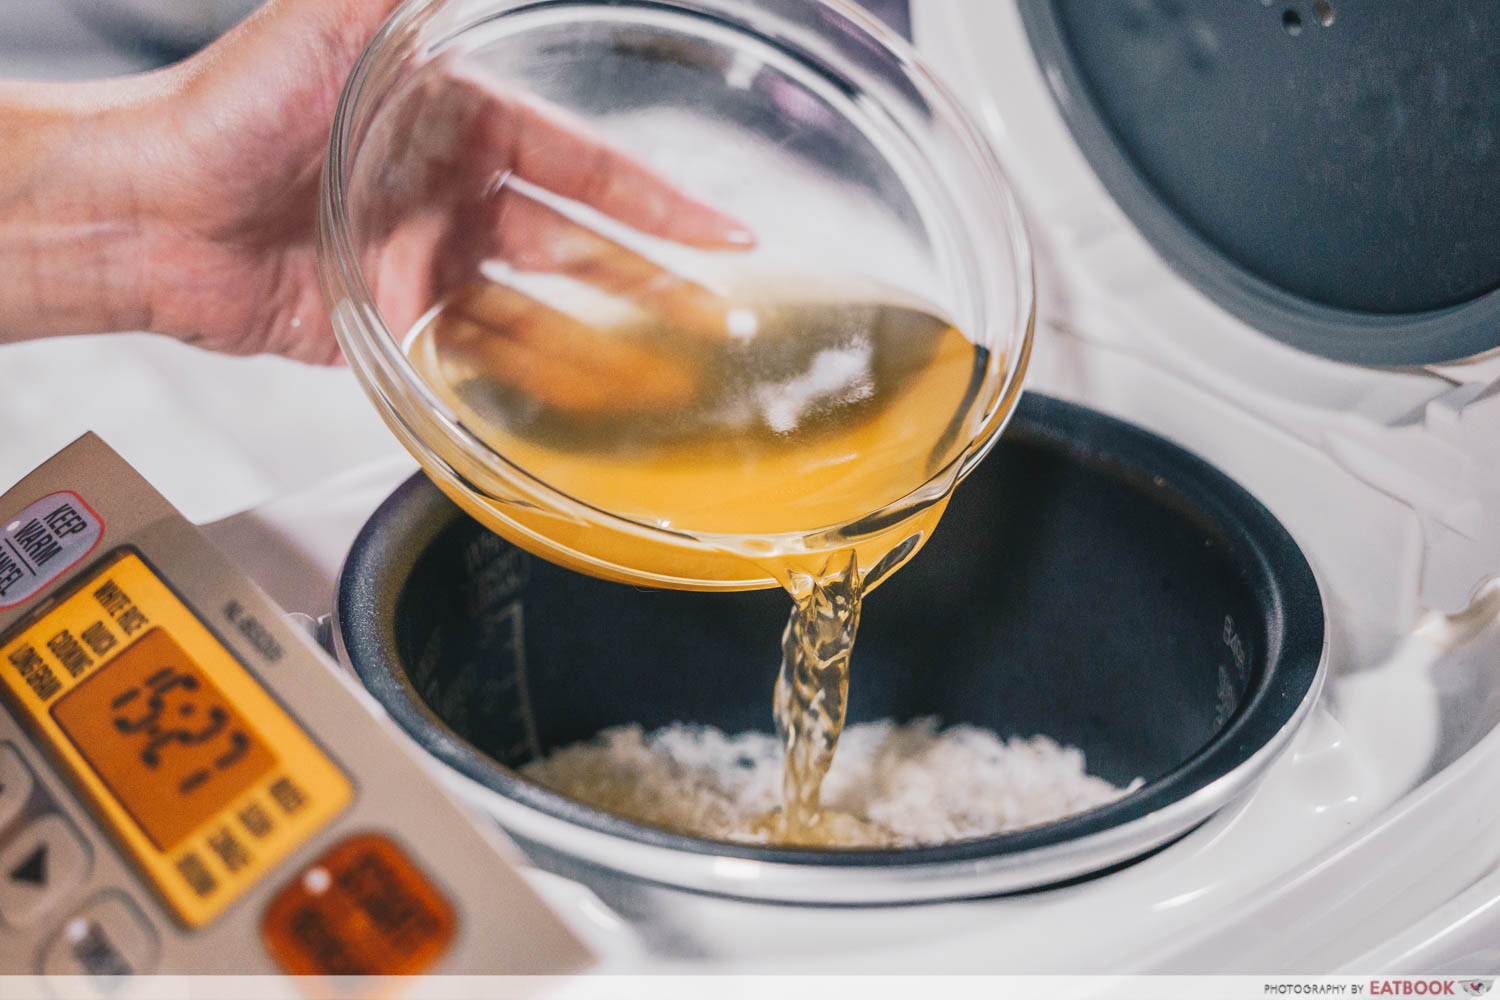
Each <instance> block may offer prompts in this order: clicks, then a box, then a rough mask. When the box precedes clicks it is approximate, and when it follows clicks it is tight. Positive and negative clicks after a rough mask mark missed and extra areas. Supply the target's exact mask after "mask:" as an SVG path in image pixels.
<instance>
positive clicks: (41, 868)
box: [10, 844, 47, 889]
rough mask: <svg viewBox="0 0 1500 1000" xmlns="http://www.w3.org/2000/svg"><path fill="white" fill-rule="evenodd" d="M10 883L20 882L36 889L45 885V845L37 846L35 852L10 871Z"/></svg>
mask: <svg viewBox="0 0 1500 1000" xmlns="http://www.w3.org/2000/svg"><path fill="white" fill-rule="evenodd" d="M10 880H11V881H12V882H22V883H25V884H27V885H32V886H36V887H37V888H38V889H40V888H41V887H43V886H45V885H46V884H47V845H46V844H38V845H37V848H36V850H34V851H32V852H31V853H30V854H28V855H26V858H25V859H24V860H23V861H22V862H21V863H20V864H18V865H16V866H15V867H14V868H12V869H11V870H10Z"/></svg>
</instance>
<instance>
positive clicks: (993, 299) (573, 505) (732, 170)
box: [318, 0, 1034, 590]
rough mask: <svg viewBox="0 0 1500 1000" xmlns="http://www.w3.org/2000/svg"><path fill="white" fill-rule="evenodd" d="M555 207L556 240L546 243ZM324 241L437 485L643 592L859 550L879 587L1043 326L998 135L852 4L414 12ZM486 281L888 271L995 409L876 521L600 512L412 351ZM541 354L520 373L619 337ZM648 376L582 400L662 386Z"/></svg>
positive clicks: (982, 416)
mask: <svg viewBox="0 0 1500 1000" xmlns="http://www.w3.org/2000/svg"><path fill="white" fill-rule="evenodd" d="M517 123H519V124H517ZM585 135H586V136H589V137H591V138H589V139H587V140H585V139H583V138H581V137H582V136H585ZM603 149H607V150H611V151H613V152H611V153H608V154H606V153H602V152H601V150H603ZM618 157H624V158H625V159H619V158H618ZM622 164H623V165H624V166H623V169H613V170H612V169H605V168H611V167H612V168H621V165H622ZM638 170H640V171H650V175H651V176H652V177H654V178H659V179H660V180H661V182H662V184H661V185H658V184H656V182H654V181H653V182H650V183H647V184H646V185H645V186H644V187H641V186H640V185H639V184H634V183H633V182H632V178H636V179H637V180H638V177H639V175H638V174H637V171H638ZM622 176H623V177H624V179H623V180H622V179H621V178H622ZM671 192H676V193H675V194H674V193H671ZM538 206H540V207H538ZM708 206H711V208H712V212H711V211H710V209H709V208H708ZM537 217H545V218H546V219H549V220H551V222H550V223H549V224H552V223H556V224H558V225H560V226H562V227H565V230H566V231H565V232H563V235H562V236H561V237H559V236H558V234H557V233H556V232H553V233H552V236H551V238H550V239H542V240H538V239H534V238H533V231H534V230H535V229H536V226H535V225H534V224H533V223H534V222H535V219H536V218H537ZM570 241H571V242H570ZM538 245H540V246H541V247H542V250H540V251H539V250H538ZM569 247H571V248H572V250H573V251H578V252H577V253H573V255H572V256H571V257H570V256H569V254H570V252H572V251H569V250H568V248H569ZM580 247H581V248H582V249H581V250H579V248H580ZM599 247H607V248H609V249H608V252H607V253H606V254H604V255H603V256H604V257H608V258H609V261H613V263H607V262H606V263H603V264H601V254H600V252H598V248H599ZM590 248H592V249H590ZM318 250H319V266H320V270H321V276H322V280H323V284H324V291H325V294H326V297H327V301H328V304H329V308H330V310H331V313H332V316H333V322H334V326H335V329H336V331H337V333H338V336H339V340H340V343H341V344H342V346H343V349H344V353H345V355H346V357H347V358H348V360H349V363H350V364H351V365H352V367H353V369H354V371H355V373H356V374H357V375H358V377H359V379H360V381H361V382H362V384H363V385H364V387H365V389H366V390H367V392H368V393H369V395H370V396H371V398H372V399H373V400H374V402H375V404H376V406H377V407H378V409H379V411H380V413H381V415H382V417H383V418H384V419H385V420H386V422H387V423H388V424H389V425H390V427H391V429H392V430H393V431H394V432H395V434H396V435H397V437H398V438H399V439H400V440H401V442H402V443H403V444H404V445H405V446H406V447H407V448H408V449H409V450H410V451H411V453H412V454H413V455H414V456H415V457H416V458H417V459H418V461H419V462H420V463H421V465H422V467H423V468H424V469H425V470H426V472H427V473H428V475H429V476H430V477H431V478H432V479H433V481H434V482H435V483H437V485H438V486H439V487H440V488H441V489H442V490H443V491H444V492H445V493H447V494H448V495H449V496H450V497H452V498H453V500H454V501H455V502H457V503H458V504H459V505H460V506H461V507H463V508H464V509H465V510H466V511H468V512H469V513H470V514H471V515H473V516H474V517H476V518H477V519H479V520H480V521H481V522H482V523H484V524H486V525H488V526H489V527H491V528H492V529H494V530H496V531H497V532H499V533H500V534H502V535H504V536H505V537H507V538H509V539H510V540H511V541H513V542H515V543H516V544H518V545H520V546H521V547H523V548H525V549H528V550H530V551H532V552H534V553H536V554H538V555H540V556H542V557H544V558H547V559H549V560H551V561H553V562H557V563H560V564H562V565H565V566H568V567H570V568H572V569H576V570H579V571H582V572H585V573H589V574H592V575H594V576H600V577H604V578H607V579H613V580H618V581H624V582H629V583H635V584H640V585H645V586H665V587H675V588H684V589H700V590H737V589H749V588H755V587H764V586H770V585H772V584H774V583H776V582H777V580H776V579H775V573H774V572H773V570H772V569H770V568H768V567H770V566H772V565H773V564H774V563H775V560H777V559H779V558H781V557H783V556H785V557H788V558H799V557H800V556H801V555H805V554H807V553H818V552H822V551H826V550H830V549H833V548H839V547H850V546H853V547H854V548H855V549H856V551H858V552H860V553H861V555H862V558H861V560H860V564H861V567H862V568H863V570H864V572H865V573H866V574H867V576H866V585H867V586H873V585H874V584H875V583H877V582H878V581H879V579H880V578H883V576H884V575H885V574H887V573H888V572H889V571H890V570H892V569H894V568H895V567H896V566H898V565H900V563H901V562H903V561H904V560H905V559H907V558H909V557H910V556H911V555H912V554H913V553H914V552H915V551H916V550H917V549H918V548H920V546H921V544H922V543H923V542H924V541H925V540H926V538H927V537H928V535H929V534H930V532H931V529H932V527H933V525H934V524H935V523H936V521H937V518H938V517H939V516H940V514H941V512H942V510H943V508H944V507H945V505H946V502H947V497H948V495H949V494H950V493H951V490H952V488H953V486H954V485H955V484H956V482H957V481H958V480H959V479H960V478H962V476H963V475H964V474H966V473H967V472H968V470H970V469H971V468H973V466H974V465H975V463H977V462H978V461H979V459H980V458H981V457H982V456H983V455H984V454H985V452H986V451H987V450H988V449H989V448H990V446H991V445H992V444H993V443H994V441H995V439H996V437H997V436H998V434H999V433H1000V430H1001V429H1002V427H1003V426H1004V423H1005V421H1006V420H1007V419H1008V418H1009V416H1010V413H1011V411H1012V410H1013V408H1014V406H1015V403H1016V400H1017V398H1018V396H1019V394H1020V385H1021V381H1022V376H1023V373H1024V371H1025V368H1026V363H1027V358H1028V354H1029V351H1030V344H1031V331H1032V325H1033V315H1034V295H1033V288H1032V273H1031V256H1030V250H1029V247H1028V243H1027V240H1026V236H1025V232H1024V227H1023V224H1022V220H1021V216H1020V213H1019V211H1018V209H1017V206H1016V204H1015V201H1014V199H1013V197H1012V195H1011V193H1010V190H1009V187H1008V185H1007V182H1006V180H1005V177H1004V174H1003V172H1002V170H1001V168H1000V165H999V163H998V162H997V160H996V158H995V155H994V153H993V152H992V150H991V149H990V147H989V146H988V144H987V143H986V141H985V140H984V138H983V137H982V133H981V131H980V130H979V128H978V127H976V125H975V124H974V123H973V122H972V121H971V120H970V119H969V117H968V116H967V115H966V113H965V112H964V110H963V109H962V108H961V107H960V105H959V103H958V101H957V100H956V99H955V98H954V97H953V96H952V95H951V94H950V93H949V91H948V90H947V89H946V88H945V87H944V86H943V85H942V84H941V83H939V82H938V81H937V80H936V79H935V78H934V77H933V75H932V74H931V73H930V72H929V71H928V70H927V69H925V68H924V67H923V66H922V64H921V62H920V60H919V59H918V57H917V56H916V54H915V53H914V52H913V51H912V50H911V49H910V48H909V46H907V45H906V43H905V42H904V41H903V40H902V39H900V38H899V37H897V36H896V35H895V34H894V33H892V32H890V31H889V30H888V29H886V28H885V27H884V26H883V25H881V24H880V23H879V22H877V21H875V20H874V19H873V18H871V17H870V16H869V15H868V14H866V13H865V12H863V11H862V10H860V9H858V8H857V7H855V6H853V5H852V4H849V3H846V2H843V0H753V2H752V0H610V2H589V0H412V2H409V3H407V4H406V5H404V6H403V7H402V8H400V9H399V10H398V11H397V12H396V14H395V15H394V16H393V17H392V18H391V20H390V21H389V22H388V23H387V24H386V25H385V27H384V28H383V29H382V30H381V31H380V32H379V34H378V35H377V36H376V37H375V39H374V40H373V41H372V42H371V43H370V45H369V47H368V48H367V49H366V51H365V53H364V54H363V56H362V57H361V59H360V60H359V62H358V64H357V65H356V67H355V68H354V71H353V73H352V74H351V76H350V79H349V81H348V84H347V86H346V88H345V91H344V95H343V98H342V100H341V102H340V104H339V107H338V111H337V117H336V121H335V125H334V130H333V136H332V140H331V146H330V155H329V157H328V164H327V169H326V173H325V176H324V185H323V195H322V205H321V217H320V231H319V247H318ZM620 260H624V261H625V262H626V263H625V264H624V265H623V268H622V266H620V264H619V262H620ZM643 267H644V268H646V269H647V271H648V272H649V273H647V274H645V275H642V274H640V273H634V272H638V271H640V270H641V268H643ZM497 269H498V271H500V272H504V274H505V275H506V276H507V277H506V280H512V279H514V280H516V281H520V282H521V283H522V284H523V285H524V286H525V288H526V289H527V291H526V294H527V295H528V296H532V297H533V298H534V299H536V300H538V301H542V302H547V303H549V306H548V308H549V309H550V308H552V307H556V308H558V309H563V308H570V309H571V308H574V307H576V306H577V304H578V303H579V302H582V303H584V306H583V308H595V307H597V308H598V309H600V310H603V311H605V312H607V311H608V309H609V308H610V301H608V300H611V298H612V296H613V297H618V295H619V294H624V295H625V296H626V297H633V298H634V299H636V300H642V299H647V300H651V301H652V302H658V301H660V300H670V301H671V302H673V303H676V304H678V305H680V304H681V303H682V302H683V301H685V300H692V299H693V297H694V296H695V295H697V294H698V293H699V292H702V291H703V290H705V289H706V290H709V291H710V292H711V295H712V296H717V295H719V294H720V293H721V292H722V294H723V295H724V296H726V297H727V298H726V299H725V301H739V300H738V299H737V298H735V296H738V295H740V294H741V291H742V289H744V288H761V289H766V288H771V289H779V290H780V291H781V292H782V293H785V291H786V289H787V287H789V286H796V287H797V288H799V289H805V290H811V291H809V292H807V294H809V295H812V296H813V297H816V296H817V295H824V296H832V297H841V296H844V295H845V294H846V293H847V291H848V290H849V289H879V290H880V291H879V295H880V296H881V297H882V298H883V300H886V301H891V302H901V303H919V304H921V306H922V307H923V308H924V309H926V310H928V311H930V312H932V313H934V314H936V315H938V316H940V317H942V318H943V319H944V320H946V321H947V322H949V323H951V324H952V326H953V327H955V328H956V329H957V330H960V331H962V333H963V335H964V336H966V337H967V338H968V339H969V340H970V341H971V342H972V343H973V344H975V345H979V346H980V347H982V348H984V352H987V353H983V352H982V353H981V354H980V355H979V356H980V357H981V358H982V364H981V368H982V371H979V372H978V374H976V376H975V381H976V385H977V390H978V391H979V402H978V404H977V405H974V406H973V407H972V408H971V409H969V410H966V411H965V412H964V413H963V414H962V426H961V427H960V428H958V434H959V441H960V447H959V448H958V450H957V452H956V453H955V456H954V457H953V458H952V460H951V461H947V462H946V464H944V465H943V466H942V467H941V468H939V469H936V470H935V471H933V472H932V474H931V475H930V476H927V478H925V480H920V481H915V482H913V483H911V489H909V490H906V489H905V488H904V487H903V490H902V492H901V493H900V495H896V496H890V497H882V498H881V500H880V502H879V504H878V505H874V504H872V506H874V507H875V508H876V509H870V510H863V509H861V510H857V511H848V512H846V515H847V516H839V517H836V518H825V519H823V520H821V521H820V520H818V518H817V517H816V516H814V515H809V518H810V520H812V521H815V522H816V523H806V524H795V525H790V524H783V523H775V524H771V523H770V522H767V524H763V525H747V530H740V529H738V528H737V527H736V526H735V525H731V524H725V523H705V524H704V525H695V524H687V525H684V524H681V523H677V524H672V523H668V522H667V521H665V520H664V519H661V518H652V517H649V516H645V515H644V514H643V513H642V512H641V511H640V510H627V509H610V507H611V506H618V505H613V504H610V503H603V502H600V500H599V499H598V497H595V496H590V495H581V491H580V490H579V489H578V488H577V487H576V485H575V484H573V483H567V484H560V483H559V482H558V481H557V480H558V479H559V478H562V465H561V464H557V465H554V464H549V463H547V462H543V461H539V460H536V459H535V458H534V457H524V456H522V455H519V454H518V453H517V452H516V451H514V450H512V449H508V448H506V447H504V446H503V445H500V446H497V444H496V439H495V436H494V435H493V434H488V433H486V430H485V428H483V427H481V426H478V425H477V424H476V421H475V418H474V414H473V413H472V412H467V411H465V410H464V409H463V408H462V407H461V406H458V405H455V403H454V399H453V397H452V395H451V394H450V393H445V392H444V391H443V387H442V386H440V385H435V384H433V382H431V381H429V380H428V378H426V377H425V376H424V374H423V370H421V369H420V368H419V366H418V365H416V364H414V363H413V361H412V359H411V357H410V356H409V342H408V341H409V337H410V335H411V333H412V331H413V330H414V329H415V327H416V326H418V325H420V322H421V321H422V318H423V317H428V316H430V315H432V313H433V310H434V309H436V308H438V307H439V306H440V305H441V304H442V303H444V302H448V301H451V299H452V296H453V295H454V290H455V289H461V288H463V287H464V286H465V283H466V282H472V281H473V279H474V278H475V277H476V276H477V275H480V274H484V275H487V276H490V277H491V278H492V279H493V276H494V274H495V273H496V271H497ZM528 282H529V284H527V283H528ZM586 286H593V287H586ZM725 289H728V290H727V291H725ZM600 291H602V292H603V293H604V295H603V296H602V299H601V296H600V295H599V294H597V293H598V292H600ZM798 294H799V295H802V294H803V293H801V292H799V293H798ZM804 297H805V296H804ZM595 300H599V301H595ZM527 301H528V302H531V301H532V299H528V300H527ZM714 301H718V299H714ZM559 303H561V304H559ZM616 304H617V303H616ZM527 308H528V309H531V308H539V307H534V306H528V307H527ZM729 315H730V316H731V319H730V326H731V328H732V327H733V326H734V320H733V310H732V309H731V311H730V314H729ZM529 343H530V347H529V348H528V349H532V350H534V352H539V353H533V354H532V355H528V356H527V358H528V360H525V361H524V363H523V364H521V366H520V367H518V368H517V369H516V370H517V372H522V371H523V369H524V371H531V370H532V369H531V368H528V367H526V366H527V365H532V364H533V362H534V363H535V364H537V365H541V366H543V367H546V366H549V365H550V366H552V368H554V369H555V368H558V367H559V366H562V367H564V368H565V367H566V365H567V363H568V362H569V359H570V358H573V359H575V360H576V359H577V358H578V357H580V356H581V357H583V360H584V361H585V362H586V363H588V364H593V363H594V362H595V360H597V359H596V358H595V357H594V355H595V354H599V353H601V352H594V351H590V350H584V351H583V353H582V355H580V354H579V353H578V348H577V345H576V344H575V345H573V347H572V348H571V350H572V351H573V354H571V355H570V354H568V353H567V351H566V350H564V347H563V346H561V340H560V339H559V338H553V337H550V336H542V337H541V338H539V339H537V340H535V341H531V342H529ZM602 353H609V352H608V351H605V352H602ZM549 355H552V356H549ZM651 371H652V369H642V370H632V371H625V372H621V373H619V374H618V376H617V377H611V376H610V375H609V374H608V373H606V374H604V375H601V376H599V377H598V378H597V379H596V381H597V382H598V383H599V384H597V385H594V386H591V387H590V391H591V392H594V393H596V394H598V393H605V394H610V393H613V394H614V395H616V396H620V397H621V398H633V394H634V395H649V394H650V393H651V392H652V391H653V388H652V376H651ZM515 377H517V378H520V377H522V374H517V375H516V376H515ZM981 382H982V385H979V384H978V383H981ZM955 404H956V401H955ZM934 405H938V404H934ZM964 442H966V443H964ZM856 460H857V457H856ZM725 488H726V489H727V488H728V487H727V486H726V487H725ZM766 488H767V489H769V490H771V492H772V493H774V492H775V489H776V486H775V484H774V483H772V484H768V485H767V487H766ZM788 488H789V489H790V488H792V487H791V486H790V485H789V486H788ZM713 499H714V498H712V497H707V498H704V500H705V502H708V501H712V500H713ZM742 499H743V498H742ZM752 506H753V505H752ZM810 509H815V508H810ZM767 525H769V527H768V526H767ZM866 548H868V550H869V553H870V556H869V558H864V557H863V555H864V550H865V549H866ZM881 556H883V557H884V558H883V559H882V558H878V557H881ZM877 564H878V565H877Z"/></svg>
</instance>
